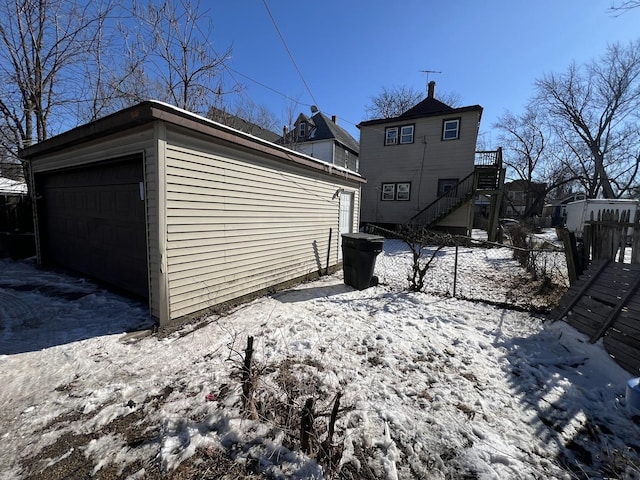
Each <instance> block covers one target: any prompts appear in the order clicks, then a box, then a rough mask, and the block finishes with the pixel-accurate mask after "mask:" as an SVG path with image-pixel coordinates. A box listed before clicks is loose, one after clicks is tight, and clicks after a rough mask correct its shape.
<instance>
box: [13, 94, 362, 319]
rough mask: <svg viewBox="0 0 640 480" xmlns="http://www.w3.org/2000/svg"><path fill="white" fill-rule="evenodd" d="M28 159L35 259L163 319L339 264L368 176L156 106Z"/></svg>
mask: <svg viewBox="0 0 640 480" xmlns="http://www.w3.org/2000/svg"><path fill="white" fill-rule="evenodd" d="M20 156H21V157H22V158H23V159H25V160H27V161H28V162H29V164H30V168H29V171H30V172H31V176H32V179H31V183H32V185H34V188H33V191H32V198H33V200H34V203H35V207H36V235H37V239H38V242H37V245H38V250H37V257H38V261H39V263H43V264H54V265H60V266H62V267H65V268H67V269H70V270H74V271H77V272H80V273H82V274H85V275H88V276H90V277H92V278H96V279H99V280H102V281H104V282H105V283H108V284H111V285H114V286H116V287H118V288H120V289H122V290H125V291H127V292H131V293H133V294H135V295H137V296H140V297H144V298H147V299H148V302H149V308H150V312H151V315H152V316H153V317H155V318H156V319H157V320H158V322H159V324H160V325H161V326H163V325H167V324H169V323H171V322H174V321H176V320H178V319H182V318H184V317H185V316H186V317H188V316H191V315H194V314H199V313H200V312H202V311H204V310H207V309H210V308H212V307H214V306H218V305H221V304H224V303H228V302H237V301H240V299H244V298H247V297H249V296H254V295H256V294H258V293H259V292H263V291H268V290H269V291H270V290H272V289H273V288H275V287H276V286H278V285H282V284H285V283H289V282H293V281H297V280H299V279H301V278H305V277H307V276H309V275H318V273H319V272H324V271H326V270H329V269H332V268H334V267H336V266H337V265H338V264H339V263H340V261H341V250H340V233H347V232H351V231H354V230H357V226H358V222H359V216H358V212H359V205H360V185H361V184H362V183H363V182H364V180H363V179H362V177H360V175H358V174H356V173H354V172H350V171H348V170H346V169H343V168H337V167H333V166H330V165H327V164H326V163H324V162H322V161H319V160H316V159H314V158H311V157H308V156H306V155H302V154H300V153H297V152H294V151H292V150H289V149H286V148H284V147H283V146H280V145H276V144H273V143H269V142H266V141H264V140H261V139H258V138H256V137H254V136H250V135H248V134H245V133H242V132H239V131H237V130H234V129H232V128H230V127H227V126H225V125H222V124H219V123H216V122H213V121H211V120H208V119H205V118H203V117H200V116H197V115H194V114H191V113H189V112H186V111H184V110H181V109H178V108H175V107H172V106H170V105H167V104H164V103H160V102H155V101H147V102H143V103H141V104H138V105H136V106H133V107H130V108H127V109H125V110H122V111H119V112H117V113H114V114H113V115H110V116H108V117H105V118H102V119H99V120H97V121H95V122H92V123H90V124H87V125H83V126H80V127H77V128H74V129H73V130H70V131H68V132H66V133H63V134H61V135H58V136H56V137H52V138H49V139H48V140H46V141H44V142H41V143H39V144H37V145H33V146H31V147H28V148H26V149H25V150H22V151H21V152H20Z"/></svg>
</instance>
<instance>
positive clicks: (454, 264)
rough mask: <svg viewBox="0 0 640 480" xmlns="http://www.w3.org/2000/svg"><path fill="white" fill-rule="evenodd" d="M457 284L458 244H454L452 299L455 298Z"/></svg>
mask: <svg viewBox="0 0 640 480" xmlns="http://www.w3.org/2000/svg"><path fill="white" fill-rule="evenodd" d="M457 284H458V243H457V242H456V257H455V260H454V262H453V298H456V286H457Z"/></svg>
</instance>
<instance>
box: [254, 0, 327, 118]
mask: <svg viewBox="0 0 640 480" xmlns="http://www.w3.org/2000/svg"><path fill="white" fill-rule="evenodd" d="M262 3H263V4H264V8H266V9H267V13H268V14H269V17H270V18H271V22H272V23H273V26H274V27H275V29H276V32H278V35H279V36H280V40H281V41H282V45H284V48H285V50H286V51H287V53H288V54H289V58H290V59H291V63H293V66H294V67H296V70H297V72H298V75H300V78H301V79H302V83H304V86H305V87H306V89H307V92H309V95H310V96H311V99H312V100H313V101H314V103H315V105H316V106H317V107H318V108H319V104H318V101H317V100H316V98H315V97H314V96H313V93H311V89H310V88H309V85H308V84H307V81H306V80H305V79H304V75H302V72H301V71H300V69H299V68H298V64H297V63H296V61H295V60H294V58H293V55H292V54H291V50H289V47H288V46H287V42H286V41H285V39H284V37H283V36H282V33H280V29H279V28H278V24H277V23H276V20H275V18H273V15H272V14H271V10H270V9H269V5H268V4H267V0H262Z"/></svg>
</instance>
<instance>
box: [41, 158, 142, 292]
mask: <svg viewBox="0 0 640 480" xmlns="http://www.w3.org/2000/svg"><path fill="white" fill-rule="evenodd" d="M142 181H143V167H142V156H141V155H136V156H134V157H127V158H126V159H121V160H119V161H114V162H109V163H104V164H99V165H95V166H90V167H83V168H74V169H68V170H64V171H59V172H54V173H47V174H40V176H38V177H36V184H37V185H38V187H37V189H38V193H41V194H42V200H41V202H40V203H39V209H40V211H39V217H40V219H41V227H42V230H43V231H42V253H43V260H44V261H45V262H46V263H51V264H55V265H60V266H62V267H65V268H68V269H71V270H74V271H76V272H80V273H83V274H85V275H88V276H90V277H93V278H96V279H98V280H102V281H104V282H106V283H109V284H111V285H114V286H116V287H119V288H122V289H123V290H126V291H128V292H131V293H134V294H136V295H139V296H143V297H145V298H146V297H148V295H149V293H148V286H147V285H148V284H147V242H146V232H145V207H144V205H145V202H144V199H143V198H141V197H142V194H141V188H142V187H141V185H142V183H141V182H142Z"/></svg>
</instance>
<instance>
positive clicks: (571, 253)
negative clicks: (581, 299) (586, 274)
mask: <svg viewBox="0 0 640 480" xmlns="http://www.w3.org/2000/svg"><path fill="white" fill-rule="evenodd" d="M557 232H558V233H559V234H560V236H561V237H562V244H563V245H564V256H565V258H566V260H567V273H568V275H569V284H571V285H573V284H574V283H575V282H576V280H577V279H578V268H577V265H576V263H577V261H576V259H577V258H578V250H577V248H576V236H575V235H574V234H573V233H572V232H569V230H567V229H566V228H562V229H560V228H559V229H558V230H557ZM585 237H586V232H585Z"/></svg>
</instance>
